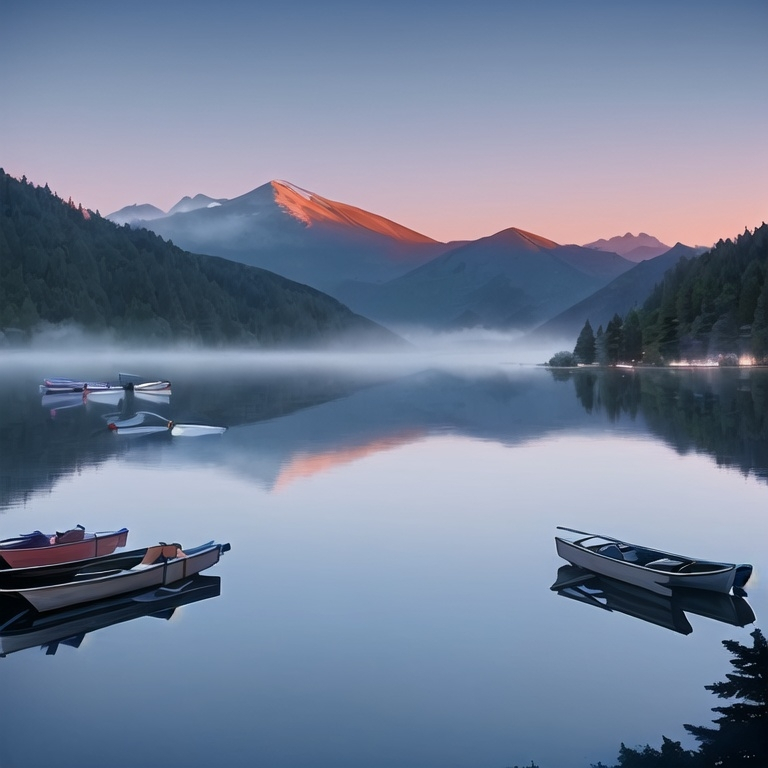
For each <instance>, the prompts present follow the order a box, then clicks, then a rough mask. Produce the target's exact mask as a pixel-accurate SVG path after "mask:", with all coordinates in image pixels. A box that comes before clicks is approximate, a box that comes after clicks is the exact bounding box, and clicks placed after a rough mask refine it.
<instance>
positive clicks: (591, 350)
mask: <svg viewBox="0 0 768 768" xmlns="http://www.w3.org/2000/svg"><path fill="white" fill-rule="evenodd" d="M573 354H574V356H575V357H576V358H577V359H578V361H579V362H580V363H584V364H585V365H591V364H592V363H594V362H595V359H596V357H597V350H596V348H595V334H594V332H593V331H592V326H591V325H590V324H589V320H587V322H586V323H584V327H583V328H582V329H581V333H580V334H579V338H578V339H577V340H576V346H575V347H574V348H573Z"/></svg>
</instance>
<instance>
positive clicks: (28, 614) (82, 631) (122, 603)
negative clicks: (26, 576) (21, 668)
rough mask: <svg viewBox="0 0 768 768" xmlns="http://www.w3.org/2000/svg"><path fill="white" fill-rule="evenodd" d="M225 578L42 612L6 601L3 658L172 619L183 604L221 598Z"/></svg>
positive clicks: (0, 628)
mask: <svg viewBox="0 0 768 768" xmlns="http://www.w3.org/2000/svg"><path fill="white" fill-rule="evenodd" d="M220 593H221V577H219V576H202V575H199V574H198V575H196V576H192V577H191V578H189V579H185V580H184V581H180V582H177V583H175V584H171V585H169V586H166V587H153V588H152V589H147V590H143V591H141V592H133V593H131V594H127V595H120V596H119V597H113V598H107V599H105V600H99V601H97V602H93V603H86V604H82V605H76V606H73V607H71V608H65V609H62V610H59V611H53V612H49V613H39V612H38V611H36V610H35V609H34V608H31V607H29V606H28V605H27V604H26V603H25V602H24V601H23V600H18V599H15V598H12V597H4V598H3V599H2V600H0V656H7V655H8V654H9V653H14V652H16V651H22V650H24V649H25V648H35V647H37V646H40V647H42V648H45V651H46V654H47V655H52V654H55V653H56V651H57V649H58V647H59V645H68V646H71V647H73V648H77V647H79V646H80V644H81V643H82V641H83V639H84V637H85V635H87V634H88V633H89V632H93V631H95V630H97V629H103V628H104V627H111V626H112V625H114V624H120V623H122V622H124V621H131V620H132V619H138V618H140V617H142V616H152V617H154V618H158V619H170V618H171V616H172V615H173V613H174V611H175V610H176V609H177V608H179V607H180V606H182V605H188V604H190V603H196V602H199V601H200V600H207V599H209V598H211V597H218V596H219V594H220Z"/></svg>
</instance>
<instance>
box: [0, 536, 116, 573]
mask: <svg viewBox="0 0 768 768" xmlns="http://www.w3.org/2000/svg"><path fill="white" fill-rule="evenodd" d="M127 538H128V529H127V528H121V529H120V530H119V531H97V532H94V533H88V532H86V530H85V528H84V527H83V526H82V525H78V526H76V527H75V528H70V529H69V530H68V531H64V532H57V533H42V532H41V531H33V532H32V533H24V534H21V535H20V536H16V537H15V538H12V539H3V540H2V541H0V570H1V569H4V568H29V567H33V566H42V565H52V564H54V563H66V562H71V561H79V560H85V559H86V558H92V557H100V556H102V555H111V554H112V553H113V552H114V551H115V550H116V549H117V548H118V547H124V546H125V543H126V540H127Z"/></svg>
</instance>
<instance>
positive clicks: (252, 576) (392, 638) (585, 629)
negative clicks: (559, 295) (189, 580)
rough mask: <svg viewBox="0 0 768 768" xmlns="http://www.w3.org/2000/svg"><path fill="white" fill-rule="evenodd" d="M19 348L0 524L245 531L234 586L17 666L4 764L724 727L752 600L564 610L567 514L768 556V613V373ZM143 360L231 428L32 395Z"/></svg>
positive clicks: (379, 754) (548, 743)
mask: <svg viewBox="0 0 768 768" xmlns="http://www.w3.org/2000/svg"><path fill="white" fill-rule="evenodd" d="M4 363H5V364H4V365H3V367H2V369H1V370H0V538H5V537H7V536H12V535H15V534H18V533H20V532H23V531H28V530H32V529H34V528H40V529H51V530H54V529H57V528H58V529H61V528H62V527H63V526H71V525H75V524H77V523H82V524H84V525H86V526H87V527H89V528H91V529H94V528H95V529H100V530H108V529H113V528H119V527H122V526H126V527H129V528H130V531H131V532H130V542H129V546H130V547H140V546H144V545H146V544H149V543H153V542H157V541H159V540H162V541H179V542H181V543H182V545H184V546H194V545H197V544H200V543H203V542H204V541H207V540H209V539H217V540H220V541H229V542H231V544H232V551H231V552H230V553H229V554H228V555H227V557H226V558H224V559H223V560H222V561H221V562H220V563H219V564H218V565H217V566H216V572H215V576H216V577H220V579H221V587H220V592H221V594H220V596H218V597H217V598H216V599H215V600H204V601H200V602H198V603H196V604H194V605H190V606H186V607H180V608H176V610H175V611H174V612H173V616H172V618H171V620H170V621H169V622H167V623H166V622H154V621H150V620H148V619H146V618H144V617H138V618H137V619H136V620H131V621H122V622H119V623H112V624H109V623H108V622H103V626H102V627H101V628H99V631H98V632H93V631H91V632H88V633H86V634H85V635H84V639H83V640H82V642H81V643H80V645H79V647H78V648H70V647H63V648H60V649H59V650H58V652H57V653H56V655H55V656H45V654H44V652H43V651H35V649H27V650H25V651H23V652H20V653H13V654H11V655H9V656H8V657H7V658H5V659H0V669H2V673H3V680H4V682H5V685H6V690H13V691H14V706H13V707H8V708H6V712H5V714H4V726H5V730H4V732H5V733H6V734H14V738H13V739H8V738H6V739H3V740H0V764H3V765H5V764H7V765H20V766H21V765H23V766H35V765H40V766H43V765H46V766H47V765H56V766H62V767H64V768H66V767H67V766H80V767H82V768H89V767H90V766H101V765H103V764H104V760H105V755H107V756H108V762H109V764H110V765H111V766H123V765H125V766H127V765H129V764H133V763H134V762H135V761H136V759H137V756H142V755H143V756H146V755H150V754H151V755H160V754H164V753H165V750H167V748H168V738H169V734H174V738H173V754H174V759H178V760H181V761H183V762H184V763H185V764H186V765H188V766H198V765H200V766H202V765H204V764H206V765H207V764H208V763H210V762H212V761H213V762H215V763H216V764H223V765H227V766H246V765H248V766H250V765H254V764H261V765H269V766H303V765H309V764H316V765H332V766H334V768H336V767H337V766H359V765H367V766H392V765H397V766H406V767H407V766H414V767H415V766H419V767H420V768H422V767H424V766H438V765H445V764H449V765H455V766H477V765H488V766H494V765H495V766H507V765H514V764H529V763H530V761H531V760H534V761H535V762H536V763H537V764H538V765H541V766H542V768H554V767H555V766H562V768H570V767H571V766H573V768H586V766H588V765H589V764H590V763H596V762H598V760H602V761H603V762H604V763H613V762H615V761H616V757H617V754H618V746H619V744H620V743H621V742H622V741H623V742H625V743H626V744H627V745H635V744H645V743H651V744H653V745H656V746H658V745H659V744H660V741H661V735H662V734H664V735H666V736H668V737H670V738H673V739H675V740H681V741H682V742H683V743H684V744H687V745H689V746H693V742H692V741H691V740H690V739H689V738H688V736H687V734H686V733H685V731H684V730H683V728H682V724H683V722H689V723H697V724H707V723H709V722H710V721H711V717H712V712H711V707H712V706H714V705H715V704H716V702H714V701H713V699H712V696H711V694H710V693H709V692H707V691H706V690H705V689H704V685H705V684H708V683H711V682H712V681H714V680H717V679H722V677H723V675H724V674H725V672H727V671H728V669H729V666H728V659H727V654H725V653H724V651H723V649H722V646H721V644H720V641H721V640H722V639H726V638H737V639H739V640H741V641H742V642H744V641H745V639H746V638H747V637H748V633H749V631H750V630H751V629H752V626H750V625H747V626H744V627H742V626H740V623H742V621H743V620H744V617H745V616H746V617H747V618H749V615H748V614H747V613H746V612H745V610H744V606H743V605H741V604H739V605H737V606H735V608H734V606H733V605H730V607H731V608H734V610H735V611H736V613H735V614H734V615H735V617H736V618H735V619H733V620H732V621H729V622H726V621H725V620H723V618H722V616H724V615H725V616H728V612H727V609H729V606H725V607H723V606H721V605H719V604H718V605H717V606H715V607H713V606H711V605H709V604H707V605H703V604H702V605H699V604H698V603H692V602H691V601H690V600H689V601H688V602H687V603H685V604H683V603H676V604H675V605H674V606H671V608H670V610H671V611H672V614H674V617H676V618H673V623H674V621H677V620H678V618H679V610H684V611H685V612H686V615H687V618H686V619H685V620H686V621H688V622H689V623H690V626H691V628H692V630H693V631H692V632H689V633H688V634H685V633H684V632H681V631H680V630H679V629H678V631H675V632H669V631H665V630H664V629H663V628H661V627H660V626H659V625H658V624H659V623H662V624H663V623H664V622H666V621H667V619H666V618H663V617H662V618H659V620H658V621H657V622H656V623H653V622H650V621H647V620H646V621H638V617H637V615H632V614H631V611H627V612H621V611H620V610H614V611H613V612H609V611H605V610H601V611H593V610H588V609H586V608H585V607H584V605H579V604H578V601H577V600H562V599H561V598H560V597H559V596H558V595H556V594H555V593H554V592H552V591H550V586H551V585H552V582H553V574H556V573H557V571H558V568H560V566H562V565H563V562H562V561H561V560H559V558H558V557H557V555H556V552H555V548H554V535H555V527H556V526H557V525H567V526H573V527H577V528H580V529H585V530H594V531H596V532H598V533H607V534H611V535H615V536H619V537H622V538H627V539H630V540H632V541H637V542H643V543H647V544H648V545H650V546H657V547H660V548H664V549H667V550H669V551H682V552H686V553H690V554H691V555H695V556H699V557H704V558H706V557H708V558H710V559H725V560H738V561H745V562H751V563H753V564H754V566H755V575H754V576H753V578H752V581H751V582H750V584H749V585H748V592H749V596H748V598H747V601H748V606H749V608H748V609H749V611H754V614H755V615H756V616H757V619H756V625H757V626H761V620H762V618H763V617H764V616H765V615H766V609H768V597H767V596H766V591H765V585H764V584H762V583H761V574H762V573H766V572H768V563H767V562H766V560H768V555H766V548H765V546H764V542H765V541H766V537H767V535H768V517H767V516H766V513H765V510H766V508H768V507H767V506H766V499H767V498H768V485H767V484H766V477H768V475H767V474H766V472H767V470H768V446H767V445H766V442H767V438H766V407H767V406H766V402H767V401H768V397H767V396H766V393H768V386H767V385H768V372H766V371H761V370H755V371H750V372H741V371H731V370H715V371H701V372H699V371H639V372H637V371H636V372H633V371H627V370H624V371H593V370H589V371H582V370H580V371H575V372H568V373H563V372H560V373H558V374H557V375H554V374H553V373H551V372H549V371H547V370H544V369H541V368H535V367H522V366H513V365H508V364H506V365H505V364H496V365H485V366H475V367H473V368H471V369H467V370H462V369H460V368H457V367H451V368H447V367H442V366H432V367H430V368H429V369H425V370H418V367H415V366H414V365H413V364H412V363H411V364H410V365H409V367H408V368H403V367H402V366H400V365H399V364H397V363H396V361H391V362H390V361H388V360H386V358H381V359H380V360H379V361H378V362H377V363H375V364H371V363H370V361H369V360H365V361H363V360H361V359H358V361H357V362H355V361H354V359H351V360H350V361H348V362H347V364H345V365H343V366H340V367H334V366H331V365H327V364H324V363H323V362H322V360H320V359H317V358H315V359H312V360H311V361H310V362H305V363H301V362H297V363H296V365H295V366H294V365H288V364H287V363H286V364H284V363H279V362H275V361H274V360H270V359H267V358H260V357H258V356H256V357H243V358H242V359H237V358H233V357H231V356H220V357H217V356H215V355H212V356H209V357H206V358H204V359H201V360H194V361H193V363H194V364H189V363H188V362H186V361H184V360H182V359H180V358H175V357H173V356H167V357H161V356H146V357H143V356H139V355H134V356H133V357H132V358H130V359H127V360H126V359H121V358H120V357H119V356H117V355H115V356H114V359H111V358H109V357H102V358H101V359H98V360H97V361H96V362H94V361H90V362H89V363H88V365H87V366H86V365H79V366H76V365H75V364H74V363H72V362H70V363H69V364H68V367H66V369H65V366H64V363H63V362H62V361H61V360H59V361H58V363H57V366H56V368H55V370H52V369H51V364H52V363H51V361H50V360H36V359H33V358H28V357H24V358H19V359H13V358H9V359H8V360H7V361H4ZM119 370H130V371H137V370H139V371H141V372H142V373H144V374H146V375H147V377H148V378H164V379H165V378H167V379H170V380H171V381H172V383H173V394H172V396H171V397H170V399H169V401H168V402H167V403H156V404H151V403H150V404H149V405H145V404H144V403H142V404H141V405H140V406H139V408H138V410H146V411H152V412H156V413H158V414H159V415H160V416H162V417H164V418H166V417H167V418H168V419H169V420H173V421H176V422H189V423H204V424H219V425H223V426H227V427H229V429H228V430H227V432H225V433H224V434H222V435H212V436H205V437H196V438H177V437H173V436H172V435H171V434H170V432H168V431H164V432H162V433H158V434H147V435H143V436H142V435H137V436H134V437H131V438H121V437H120V436H119V435H115V434H112V433H110V431H109V430H108V429H107V426H106V425H107V423H108V418H109V417H110V415H114V414H115V413H121V412H124V411H123V410H122V409H123V408H124V406H125V403H120V402H119V400H118V402H112V403H109V402H103V401H102V402H99V401H98V399H97V398H86V399H85V401H82V399H81V402H76V399H75V398H72V399H71V402H67V403H62V404H58V405H56V406H55V407H51V403H48V402H43V401H42V398H41V395H40V393H39V392H38V391H37V384H38V383H39V382H40V381H41V380H42V378H43V376H46V375H71V376H76V377H83V378H87V377H89V376H91V377H93V378H94V379H96V378H98V379H104V378H114V376H115V375H116V373H117V372H118V371H119ZM132 407H133V408H135V407H136V404H135V403H134V404H133V406H132ZM105 417H106V418H105ZM705 602H706V601H705ZM616 604H617V603H614V605H616ZM621 605H622V606H625V605H626V603H621ZM681 606H682V607H681ZM633 610H635V613H637V612H638V609H637V608H636V607H635V608H634V609H633ZM643 610H645V608H643ZM653 610H654V611H657V613H655V614H654V616H656V617H659V616H661V614H659V613H658V611H659V610H662V611H667V610H668V607H666V606H662V607H661V609H660V608H659V606H654V608H653ZM628 613H629V615H628ZM672 614H670V615H672ZM677 626H679V627H682V628H683V629H685V628H686V627H685V625H684V624H679V625H677ZM753 626H754V625H753ZM602 680H609V681H612V682H611V684H610V686H608V687H606V686H603V685H601V684H600V681H602ZM617 681H620V684H617ZM596 724H599V726H598V725H596ZM41 732H43V733H45V734H46V738H45V739H44V740H41V739H39V738H38V737H37V734H39V733H41ZM84 734H87V739H85V740H84V738H83V735H84ZM84 741H87V749H86V748H84ZM30 744H34V745H35V750H34V755H33V756H32V757H30V750H29V745H30ZM116 745H119V746H116Z"/></svg>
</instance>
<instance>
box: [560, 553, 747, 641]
mask: <svg viewBox="0 0 768 768" xmlns="http://www.w3.org/2000/svg"><path fill="white" fill-rule="evenodd" d="M550 589H551V590H552V591H553V592H557V594H558V595H560V596H561V597H567V598H569V599H571V600H576V601H578V602H580V603H585V604H587V605H592V606H594V607H596V608H601V609H603V610H605V611H609V612H616V613H623V614H625V615H627V616H633V617H634V618H637V619H641V620H642V621H646V622H648V623H650V624H655V625H657V626H659V627H664V628H665V629H669V630H672V631H673V632H678V633H680V634H682V635H689V634H690V633H691V632H693V627H692V626H691V624H690V622H689V621H688V618H687V616H686V614H687V613H691V614H695V615H697V616H705V617H706V618H709V619H714V620H715V621H720V622H723V623H724V624H731V625H732V626H735V627H744V626H746V625H747V624H752V623H753V622H754V620H755V614H754V612H753V611H752V608H751V607H750V605H749V603H747V601H746V600H745V599H744V598H743V597H739V596H736V595H726V594H723V593H719V592H710V591H708V590H703V589H690V588H675V589H673V590H672V595H671V596H669V597H667V596H664V595H659V594H657V593H655V592H651V591H650V590H647V589H643V588H642V587H638V586H635V585H633V584H627V583H626V582H622V581H617V580H616V579H611V578H608V577H607V576H601V575H599V574H596V573H592V572H591V571H587V570H585V569H583V568H579V567H578V566H575V565H563V566H560V568H559V569H558V571H557V578H556V579H555V582H554V584H552V586H551V587H550Z"/></svg>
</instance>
